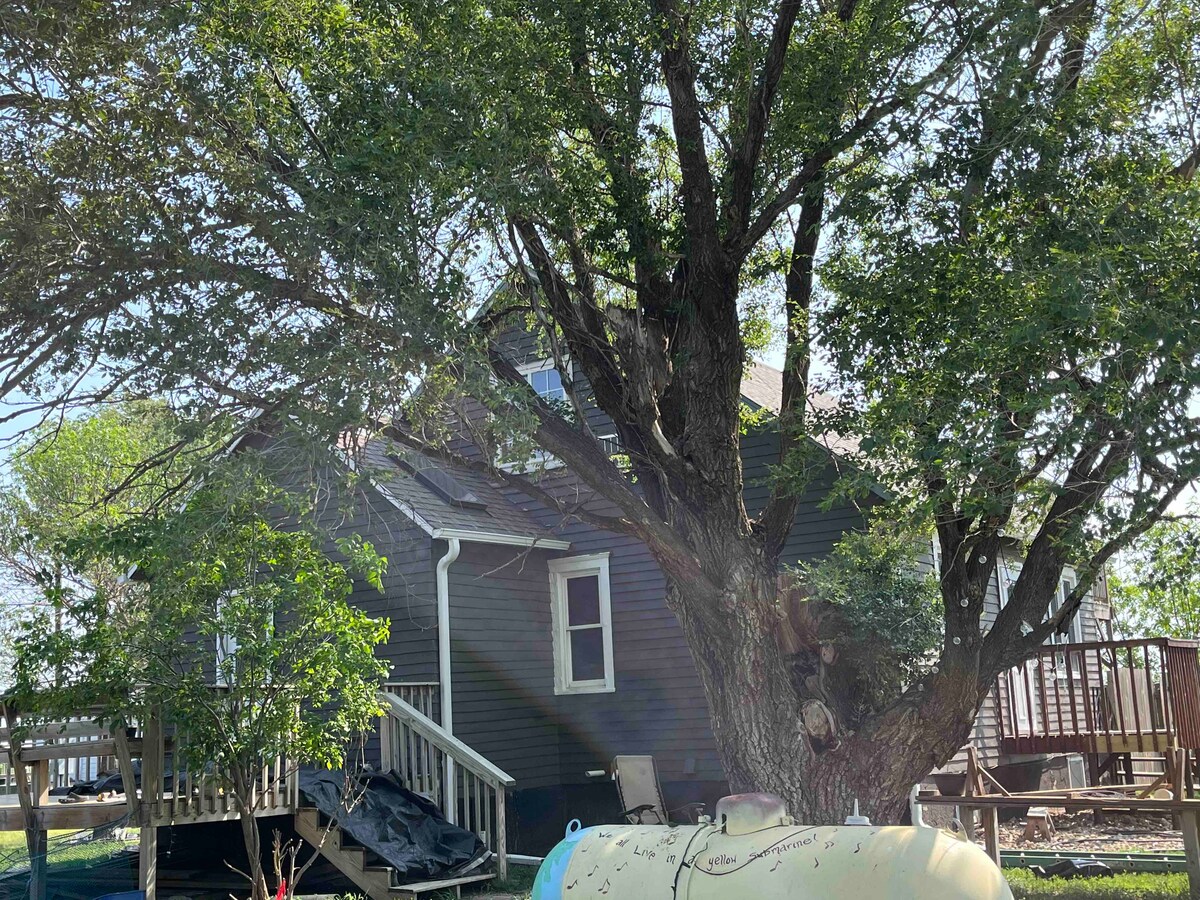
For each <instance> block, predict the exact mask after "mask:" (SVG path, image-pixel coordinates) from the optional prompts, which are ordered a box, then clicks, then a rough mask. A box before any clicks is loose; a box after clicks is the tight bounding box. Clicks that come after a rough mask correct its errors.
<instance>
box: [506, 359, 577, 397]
mask: <svg viewBox="0 0 1200 900" xmlns="http://www.w3.org/2000/svg"><path fill="white" fill-rule="evenodd" d="M518 371H519V372H520V373H521V374H522V375H524V376H525V380H526V381H528V382H529V386H530V387H532V388H533V389H534V390H535V391H537V393H538V396H540V397H541V398H542V399H543V400H549V401H551V402H554V401H557V402H560V403H561V402H565V401H566V399H567V392H566V389H565V388H564V387H563V382H562V374H561V373H560V372H559V371H558V369H557V368H555V366H554V360H552V359H543V360H538V361H537V362H533V363H528V364H526V365H524V366H521V367H520V368H519V369H518ZM567 371H570V367H569V366H568V369H567Z"/></svg>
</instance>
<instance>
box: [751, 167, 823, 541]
mask: <svg viewBox="0 0 1200 900" xmlns="http://www.w3.org/2000/svg"><path fill="white" fill-rule="evenodd" d="M824 208H825V186H824V185H823V184H818V185H817V186H815V187H814V189H813V191H812V192H811V193H810V195H809V197H808V198H807V199H806V200H805V202H804V205H803V206H802V207H801V208H800V221H799V222H798V224H797V225H796V234H795V236H794V240H793V243H792V255H791V261H790V264H789V265H788V271H787V277H786V278H785V280H784V281H785V285H786V289H785V296H784V308H785V310H786V316H787V323H786V328H787V346H786V349H785V353H784V364H783V399H782V403H781V407H780V411H779V463H780V465H781V466H783V465H785V464H786V463H787V461H788V459H789V458H790V457H791V455H792V454H793V452H794V451H795V450H796V448H797V447H798V446H799V445H800V443H801V442H802V441H804V440H805V438H806V434H805V413H806V408H807V404H808V374H809V366H810V364H811V361H812V350H811V346H810V340H811V336H810V333H809V312H810V309H811V305H812V293H813V274H814V271H815V268H816V254H817V244H818V241H819V240H820V236H821V219H822V215H823V212H824ZM799 503H800V496H799V492H798V491H797V490H795V487H794V485H789V484H786V483H782V482H778V483H776V484H775V486H774V487H773V488H772V489H771V496H770V499H769V500H768V501H767V505H766V507H764V509H763V511H762V513H761V515H760V516H759V519H758V522H757V523H756V524H757V527H758V528H759V530H760V531H761V532H762V535H763V544H764V548H765V550H766V553H767V555H768V556H769V557H770V558H772V559H774V558H776V557H777V556H778V554H779V553H780V552H781V551H782V550H783V545H784V542H785V541H786V540H787V537H788V535H789V534H790V533H791V530H792V527H793V525H794V523H795V519H796V509H797V507H798V506H799Z"/></svg>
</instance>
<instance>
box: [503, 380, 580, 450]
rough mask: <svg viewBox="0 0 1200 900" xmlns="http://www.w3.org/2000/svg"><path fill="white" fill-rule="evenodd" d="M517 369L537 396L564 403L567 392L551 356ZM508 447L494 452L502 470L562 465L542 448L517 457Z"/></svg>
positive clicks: (551, 401)
mask: <svg viewBox="0 0 1200 900" xmlns="http://www.w3.org/2000/svg"><path fill="white" fill-rule="evenodd" d="M566 368H567V377H568V378H570V377H571V363H570V360H568V361H567V365H566ZM517 371H518V372H520V373H521V375H522V376H524V378H525V380H526V381H528V382H529V386H530V387H532V388H533V389H534V390H535V391H537V393H538V396H539V397H541V398H542V399H543V400H546V401H548V402H550V403H563V404H565V403H567V400H568V398H567V392H566V389H565V388H563V383H562V373H560V372H559V371H558V369H557V368H556V367H555V365H554V360H552V359H540V360H537V361H536V362H531V363H526V364H525V365H523V366H518V367H517ZM511 449H512V448H511V446H510V445H508V444H507V443H505V444H504V445H503V446H501V447H499V448H498V450H497V455H496V465H498V466H499V467H500V468H501V469H503V470H504V471H506V472H536V471H538V470H544V469H557V468H559V467H560V466H562V464H563V463H562V460H561V459H559V458H558V457H557V456H555V455H554V454H552V453H549V452H548V451H546V450H534V451H533V452H532V453H531V454H530V456H529V458H528V459H523V460H517V459H512V458H510V454H511Z"/></svg>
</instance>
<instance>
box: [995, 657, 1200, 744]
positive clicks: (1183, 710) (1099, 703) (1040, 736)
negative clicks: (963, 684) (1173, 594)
mask: <svg viewBox="0 0 1200 900" xmlns="http://www.w3.org/2000/svg"><path fill="white" fill-rule="evenodd" d="M994 691H995V694H994V696H995V699H996V706H997V709H998V710H999V718H1000V733H1001V740H1000V744H1001V751H1002V752H1003V753H1005V754H1009V755H1011V754H1034V753H1082V754H1086V755H1092V756H1097V755H1114V754H1131V753H1170V752H1171V751H1173V750H1175V749H1184V750H1188V751H1196V750H1200V643H1198V642H1196V641H1180V640H1173V639H1168V638H1147V639H1140V640H1128V641H1095V642H1090V643H1075V644H1057V645H1049V646H1046V647H1043V648H1041V649H1040V650H1039V651H1038V654H1037V655H1036V656H1035V657H1034V658H1033V659H1032V660H1030V661H1029V662H1027V663H1026V664H1024V665H1022V666H1019V667H1018V668H1016V669H1013V670H1012V671H1010V672H1008V673H1005V674H1004V675H1002V676H1001V677H1000V679H999V680H998V681H997V683H996V686H995V688H994Z"/></svg>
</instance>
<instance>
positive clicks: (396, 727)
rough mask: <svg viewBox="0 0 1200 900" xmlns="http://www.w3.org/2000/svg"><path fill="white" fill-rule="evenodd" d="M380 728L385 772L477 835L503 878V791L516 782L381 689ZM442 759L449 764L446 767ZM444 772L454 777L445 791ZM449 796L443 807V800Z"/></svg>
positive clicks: (505, 862)
mask: <svg viewBox="0 0 1200 900" xmlns="http://www.w3.org/2000/svg"><path fill="white" fill-rule="evenodd" d="M379 702H380V703H381V704H382V706H383V709H384V713H383V716H382V718H381V721H380V726H379V739H380V748H379V749H380V757H381V759H382V762H383V767H384V769H390V770H391V771H393V772H395V773H396V775H398V776H399V777H400V778H401V779H403V781H404V783H405V785H406V786H407V787H408V788H409V789H410V790H412V791H415V792H416V793H418V794H423V795H425V796H426V797H428V798H429V799H430V800H432V801H433V802H434V803H436V804H437V805H438V806H439V807H441V809H442V810H443V811H445V812H446V815H447V817H448V818H450V820H451V821H453V822H455V823H456V824H458V825H460V826H461V827H463V828H466V829H467V830H469V831H473V832H474V833H475V834H477V835H479V838H480V840H482V841H483V843H484V846H486V847H487V848H488V849H489V850H491V851H492V852H493V853H494V854H495V855H496V872H497V875H498V876H499V877H500V879H501V880H503V879H504V878H506V877H507V876H508V850H507V837H506V830H505V825H506V822H505V790H506V789H507V788H510V787H512V786H513V785H514V784H516V781H515V780H514V779H513V778H512V777H511V776H510V775H509V774H508V773H507V772H505V771H504V770H503V769H500V768H498V767H497V766H495V765H493V764H492V763H490V762H489V761H488V760H486V759H485V758H484V757H482V756H480V755H479V754H478V753H476V752H475V751H474V750H472V749H471V748H470V747H468V746H467V745H466V744H464V743H463V742H462V741H460V740H459V739H458V738H456V737H454V735H452V734H449V733H448V732H446V731H445V730H444V729H443V728H442V727H441V726H440V725H437V724H436V723H435V722H434V721H433V720H432V719H430V718H429V717H428V716H426V715H425V714H424V713H422V712H421V711H420V710H418V709H417V708H416V707H415V706H413V705H412V704H411V703H407V702H406V701H404V700H401V699H400V697H398V696H396V695H395V694H394V693H390V692H387V691H381V692H380V694H379ZM447 761H449V762H450V763H451V765H450V766H447V764H446V763H447ZM447 769H449V771H450V772H451V773H452V777H453V778H454V783H453V788H454V790H452V791H447V790H446V787H447V785H446V772H447ZM448 797H449V798H453V799H452V802H451V804H450V805H451V806H452V807H453V808H452V809H447V803H446V800H447V798H448Z"/></svg>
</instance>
